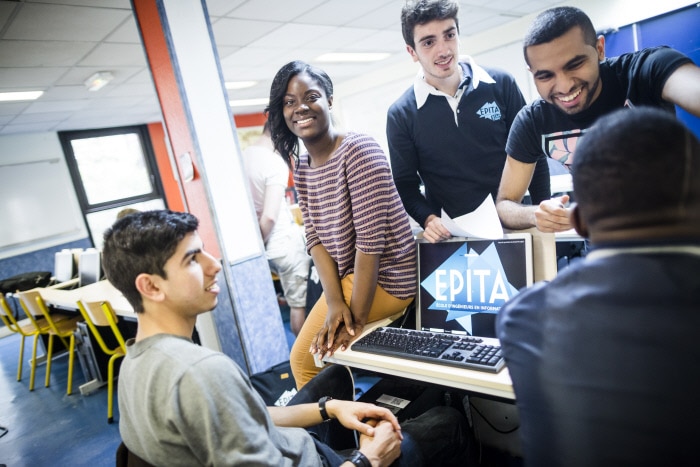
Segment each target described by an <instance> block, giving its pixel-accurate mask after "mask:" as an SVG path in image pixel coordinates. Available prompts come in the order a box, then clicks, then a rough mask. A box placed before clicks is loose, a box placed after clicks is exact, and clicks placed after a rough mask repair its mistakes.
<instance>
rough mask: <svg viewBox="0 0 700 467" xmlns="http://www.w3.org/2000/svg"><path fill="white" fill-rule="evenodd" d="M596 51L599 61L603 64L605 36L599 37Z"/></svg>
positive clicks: (596, 42)
mask: <svg viewBox="0 0 700 467" xmlns="http://www.w3.org/2000/svg"><path fill="white" fill-rule="evenodd" d="M595 49H596V51H597V52H598V61H599V62H602V61H603V60H605V36H604V35H602V34H601V35H600V36H598V39H597V40H596V41H595Z"/></svg>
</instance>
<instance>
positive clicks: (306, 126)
mask: <svg viewBox="0 0 700 467" xmlns="http://www.w3.org/2000/svg"><path fill="white" fill-rule="evenodd" d="M332 104H333V96H326V93H325V91H324V89H323V87H322V86H321V85H320V84H319V83H318V82H317V81H316V80H315V79H314V78H313V77H312V76H311V75H309V74H308V73H299V74H297V75H295V76H293V77H292V78H291V79H290V80H289V84H288V85H287V92H286V94H285V97H284V100H283V113H284V120H285V122H286V124H287V127H288V128H289V130H290V131H291V132H292V133H294V134H295V135H296V136H298V137H299V138H301V139H302V141H304V144H306V145H308V144H309V143H310V142H313V141H315V140H317V139H318V138H321V137H323V136H324V135H327V134H328V132H329V128H330V126H331V119H330V108H331V105H332Z"/></svg>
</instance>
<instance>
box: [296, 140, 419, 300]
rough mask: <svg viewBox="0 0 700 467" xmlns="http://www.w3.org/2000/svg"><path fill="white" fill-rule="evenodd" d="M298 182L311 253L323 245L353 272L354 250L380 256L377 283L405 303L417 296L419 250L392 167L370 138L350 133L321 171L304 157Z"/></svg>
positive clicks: (343, 268)
mask: <svg viewBox="0 0 700 467" xmlns="http://www.w3.org/2000/svg"><path fill="white" fill-rule="evenodd" d="M294 183H295V187H296V189H297V194H298V197H299V207H300V208H301V213H302V217H303V219H304V226H305V228H306V248H307V250H308V251H310V250H311V248H313V247H314V246H316V245H318V244H319V243H320V244H321V245H323V247H324V248H325V249H326V250H327V251H328V253H329V254H330V256H331V257H332V258H333V259H334V260H335V262H336V264H337V266H338V275H339V277H340V278H343V277H345V276H346V275H348V274H352V273H353V272H354V266H355V251H356V250H360V251H361V252H363V253H366V254H370V255H380V260H379V278H378V284H379V286H381V287H382V288H383V289H384V290H386V291H387V292H388V293H390V294H391V295H393V296H395V297H397V298H400V299H406V298H410V297H412V296H414V295H415V293H416V246H415V241H414V239H413V233H412V232H411V226H410V224H409V220H408V215H407V214H406V211H405V210H404V207H403V204H402V203H401V199H400V198H399V195H398V192H397V191H396V187H395V186H394V182H393V179H392V176H391V170H390V168H389V162H388V160H387V158H386V156H385V155H384V152H383V151H382V149H381V147H380V146H379V144H377V142H376V141H375V140H374V139H373V138H372V137H371V136H368V135H364V134H359V133H348V134H347V135H346V136H345V138H344V139H343V141H342V143H341V144H340V147H338V149H337V150H336V151H335V153H334V154H333V155H332V156H331V157H330V159H329V160H328V161H327V162H326V163H325V164H324V165H323V166H321V167H316V168H311V167H310V166H309V155H308V154H302V155H301V157H300V159H299V165H298V168H297V170H295V171H294Z"/></svg>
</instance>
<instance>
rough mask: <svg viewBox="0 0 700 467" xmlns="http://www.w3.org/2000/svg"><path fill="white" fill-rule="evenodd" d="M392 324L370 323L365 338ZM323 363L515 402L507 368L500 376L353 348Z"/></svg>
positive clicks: (383, 321) (383, 322) (489, 341)
mask: <svg viewBox="0 0 700 467" xmlns="http://www.w3.org/2000/svg"><path fill="white" fill-rule="evenodd" d="M391 322H392V318H386V319H383V320H380V321H375V322H374V323H370V324H369V325H368V326H367V327H366V328H365V331H364V332H363V333H362V335H363V336H364V335H365V334H368V333H369V332H371V331H372V330H373V329H375V328H377V327H379V326H387V325H389V324H390V323H391ZM484 342H486V343H487V344H496V345H498V339H488V338H484ZM324 362H330V363H337V364H340V365H346V366H350V367H354V368H360V369H364V370H369V371H373V372H376V373H382V374H388V375H393V376H399V377H402V378H408V379H413V380H416V381H423V382H426V383H432V384H439V385H442V386H447V387H451V388H457V389H464V390H467V391H473V392H477V393H480V394H488V395H491V396H497V397H502V398H504V399H510V400H515V394H514V393H513V384H512V382H511V380H510V374H509V373H508V368H503V369H502V370H501V371H500V372H498V373H488V372H485V371H477V370H467V369H462V368H455V367H451V366H446V365H436V364H433V363H426V362H421V361H416V360H408V359H403V358H396V357H387V356H385V355H376V354H369V353H365V352H355V351H353V350H352V344H351V345H350V347H349V348H348V349H347V350H345V351H338V352H336V353H335V354H334V355H333V356H332V357H329V358H326V359H324Z"/></svg>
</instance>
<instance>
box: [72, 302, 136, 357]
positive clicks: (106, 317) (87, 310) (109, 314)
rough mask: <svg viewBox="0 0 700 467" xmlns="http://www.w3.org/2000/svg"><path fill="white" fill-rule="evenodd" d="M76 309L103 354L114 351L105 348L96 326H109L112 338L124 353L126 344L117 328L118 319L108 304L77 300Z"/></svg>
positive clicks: (105, 345)
mask: <svg viewBox="0 0 700 467" xmlns="http://www.w3.org/2000/svg"><path fill="white" fill-rule="evenodd" d="M78 309H79V310H80V313H81V314H82V315H83V318H84V319H85V322H86V323H87V325H88V327H89V328H90V331H91V332H92V334H93V335H94V336H95V340H97V343H98V344H99V345H100V347H101V348H102V351H103V352H105V353H112V352H114V350H115V349H110V348H109V347H108V346H107V344H106V343H105V341H104V338H103V336H102V334H101V332H100V330H99V329H98V328H97V326H109V328H110V329H111V331H112V333H113V334H114V337H115V338H116V339H117V342H118V343H119V347H120V348H121V350H122V352H124V353H126V343H125V342H124V337H123V336H122V333H121V331H120V330H119V327H118V326H117V320H118V318H117V315H116V313H115V312H114V309H112V306H111V305H110V304H109V302H107V301H99V302H84V301H82V300H78Z"/></svg>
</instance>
